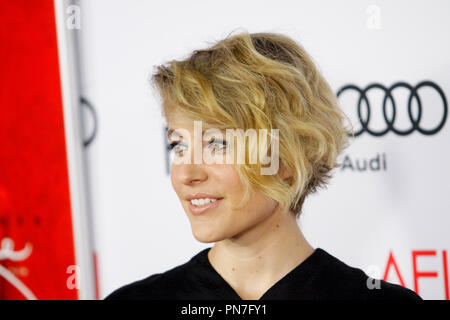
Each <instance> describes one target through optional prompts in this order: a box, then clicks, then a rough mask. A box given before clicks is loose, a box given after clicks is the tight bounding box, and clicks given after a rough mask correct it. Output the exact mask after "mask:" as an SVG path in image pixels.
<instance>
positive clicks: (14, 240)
mask: <svg viewBox="0 0 450 320" xmlns="http://www.w3.org/2000/svg"><path fill="white" fill-rule="evenodd" d="M0 41H1V43H2V44H6V45H3V46H2V50H0V61H1V64H2V71H1V73H0V108H1V109H0V299H35V298H36V299H77V297H78V292H77V290H76V289H74V288H73V287H71V286H68V282H67V280H68V277H70V274H68V273H67V268H68V267H70V266H73V265H75V256H74V244H73V236H72V219H71V206H70V194H69V179H68V171H67V159H66V145H65V134H64V121H63V109H62V97H61V85H60V75H59V62H58V48H57V38H56V22H55V13H54V7H53V0H40V1H29V0H7V1H1V2H0Z"/></svg>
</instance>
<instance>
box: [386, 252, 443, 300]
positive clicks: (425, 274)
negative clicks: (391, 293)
mask: <svg viewBox="0 0 450 320" xmlns="http://www.w3.org/2000/svg"><path fill="white" fill-rule="evenodd" d="M440 253H441V254H440V257H439V251H437V250H413V251H412V252H411V261H412V271H413V272H412V274H413V281H414V291H415V292H416V293H417V294H419V295H420V290H419V280H421V279H422V281H423V280H425V279H427V278H441V277H442V281H443V287H444V292H443V296H444V297H445V299H446V300H450V290H449V279H448V263H447V250H442V251H441V252H440ZM425 257H428V258H433V259H435V262H436V260H437V262H441V265H442V269H441V271H440V270H423V269H422V268H421V267H420V264H419V261H420V260H419V258H425ZM439 260H441V261H439ZM390 273H393V274H394V275H395V277H396V278H397V279H398V282H399V283H400V284H401V285H402V286H404V287H406V285H405V280H404V277H403V276H402V273H401V271H400V268H399V265H398V263H397V260H396V259H395V256H394V253H393V252H392V251H391V252H389V257H388V261H387V263H386V268H385V271H384V275H383V280H385V281H387V278H388V276H389V274H390Z"/></svg>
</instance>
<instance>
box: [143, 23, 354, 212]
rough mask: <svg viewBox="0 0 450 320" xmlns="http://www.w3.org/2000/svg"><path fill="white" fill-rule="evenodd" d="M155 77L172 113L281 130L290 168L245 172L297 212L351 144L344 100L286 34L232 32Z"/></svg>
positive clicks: (284, 160) (282, 159)
mask: <svg viewBox="0 0 450 320" xmlns="http://www.w3.org/2000/svg"><path fill="white" fill-rule="evenodd" d="M151 83H152V84H153V85H154V87H155V88H156V89H157V92H158V93H159V96H160V97H161V100H162V102H163V103H162V105H163V108H162V113H163V116H164V117H165V118H166V120H169V119H170V117H171V115H173V114H174V113H175V110H176V113H177V114H180V113H181V114H183V115H184V116H186V117H188V118H189V119H192V120H201V121H202V124H203V127H205V124H206V127H209V126H210V127H214V128H218V129H223V128H234V129H237V128H241V129H243V130H247V129H250V128H252V129H255V130H257V131H258V129H261V128H262V129H268V130H270V129H272V128H278V129H279V136H278V139H279V141H278V144H279V166H280V168H284V169H285V170H287V172H288V173H289V176H288V178H284V179H283V178H282V177H281V175H279V174H276V175H261V174H260V173H259V172H260V171H259V168H260V165H261V164H258V165H256V166H255V165H250V164H241V165H239V166H237V169H238V170H237V171H238V174H239V176H240V178H241V181H242V182H243V184H244V186H246V190H247V191H246V194H245V196H244V199H248V194H249V190H250V189H251V188H256V189H258V190H260V191H262V192H263V193H264V194H266V195H267V196H269V197H271V198H272V199H274V200H276V201H277V202H278V203H279V205H281V206H282V208H283V209H289V211H291V212H292V213H293V214H294V215H295V216H296V217H298V216H299V215H300V214H301V209H302V206H303V202H304V200H305V198H306V196H307V195H309V194H311V193H314V192H316V190H317V188H319V187H324V186H325V185H326V184H327V183H328V180H329V179H330V178H331V170H332V169H333V168H335V167H339V166H340V164H338V163H337V162H336V158H337V156H338V155H339V154H340V153H341V151H342V150H343V149H344V148H345V147H347V145H348V133H349V132H350V131H349V130H347V129H346V128H345V125H344V123H345V121H344V120H345V119H348V118H347V117H346V116H345V114H344V113H343V112H342V110H341V109H340V107H339V104H338V99H337V97H336V95H335V94H334V93H333V91H332V90H331V88H330V86H329V85H328V83H327V81H326V80H325V79H324V78H323V76H322V75H321V74H320V72H319V71H318V69H317V68H316V66H315V64H314V63H313V61H312V59H311V58H310V56H309V55H308V54H307V52H306V51H305V50H304V49H303V48H302V47H301V46H300V45H299V44H297V43H296V42H295V41H294V40H292V39H291V38H289V37H287V36H285V35H282V34H278V33H252V34H250V33H248V32H247V31H244V32H241V33H239V34H235V35H232V34H231V35H229V36H227V37H226V38H225V39H223V40H221V41H218V42H216V43H214V44H213V45H212V46H210V47H209V48H206V49H202V50H194V51H193V52H192V53H191V54H190V55H189V56H188V57H187V58H186V59H184V60H172V61H170V62H168V63H166V64H163V65H160V66H156V67H155V71H154V73H153V75H152V77H151Z"/></svg>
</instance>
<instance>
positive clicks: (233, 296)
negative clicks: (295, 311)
mask: <svg viewBox="0 0 450 320" xmlns="http://www.w3.org/2000/svg"><path fill="white" fill-rule="evenodd" d="M211 249H212V248H206V249H204V250H203V251H201V252H200V253H199V258H200V262H202V263H203V265H204V266H205V267H206V268H207V270H208V271H209V272H210V273H211V274H212V275H213V277H214V279H215V280H216V281H217V282H218V285H219V287H220V289H223V290H216V291H215V294H217V295H218V296H220V298H221V299H227V300H244V299H243V298H241V296H239V294H238V293H237V292H236V290H235V289H234V288H233V287H232V286H231V285H230V284H229V283H228V282H227V281H226V280H225V279H224V278H223V277H222V276H221V275H220V273H219V272H217V270H216V269H215V268H214V267H213V265H212V264H211V262H210V261H209V258H208V252H209V250H211ZM322 252H323V250H322V249H321V248H316V249H314V251H313V253H311V254H310V255H309V256H308V257H307V258H306V259H305V260H303V261H302V262H301V263H300V264H298V265H297V266H296V267H294V268H293V269H292V270H291V271H289V272H288V273H287V274H285V275H284V276H283V277H282V278H281V279H280V280H278V281H277V282H275V283H274V284H273V285H272V286H271V287H270V288H269V289H267V290H266V292H264V294H263V295H262V296H261V297H260V298H259V299H257V300H265V299H270V295H271V293H273V292H274V291H276V290H277V289H278V288H279V287H281V286H282V285H283V284H286V282H288V281H289V280H290V279H292V278H293V277H295V276H296V275H297V274H299V273H301V272H302V270H306V269H307V267H308V266H309V265H311V264H314V261H316V260H317V258H318V256H319V255H320V254H321V253H322ZM306 280H308V279H307V278H305V279H304V281H305V282H306Z"/></svg>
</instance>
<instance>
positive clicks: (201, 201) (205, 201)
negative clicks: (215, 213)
mask: <svg viewBox="0 0 450 320" xmlns="http://www.w3.org/2000/svg"><path fill="white" fill-rule="evenodd" d="M216 200H217V199H210V198H205V199H192V200H191V203H192V204H193V205H194V206H203V205H205V204H208V203H210V202H215V201H216Z"/></svg>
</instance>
